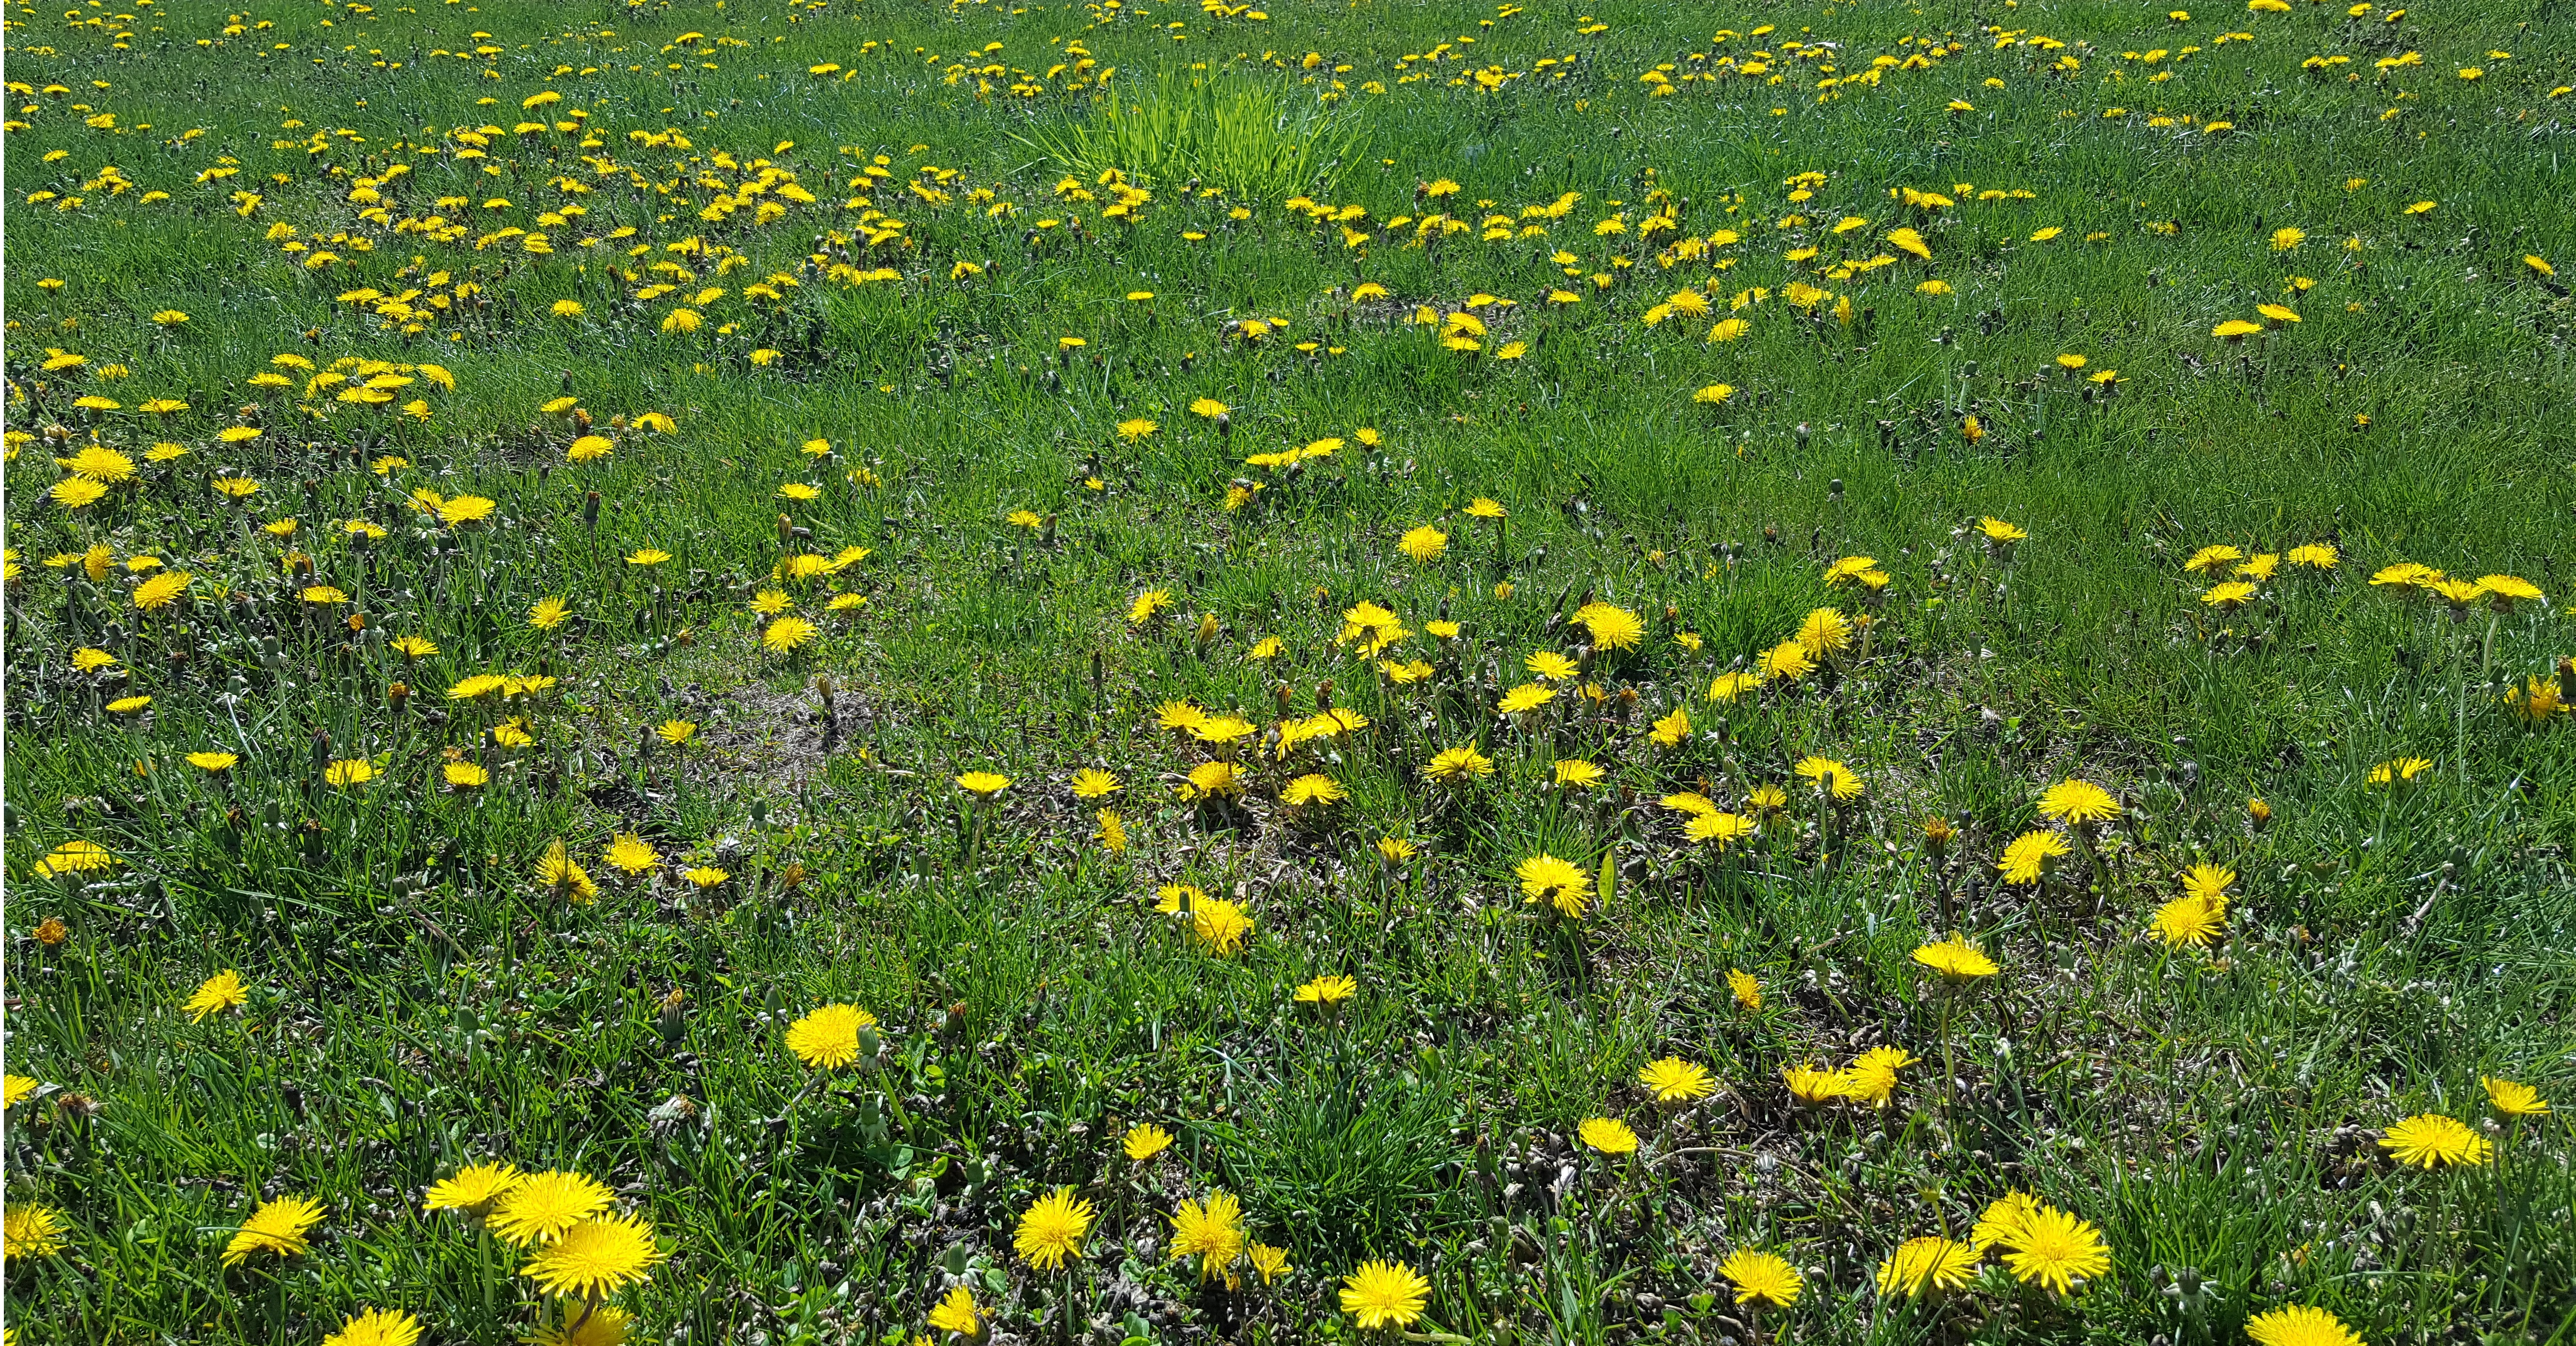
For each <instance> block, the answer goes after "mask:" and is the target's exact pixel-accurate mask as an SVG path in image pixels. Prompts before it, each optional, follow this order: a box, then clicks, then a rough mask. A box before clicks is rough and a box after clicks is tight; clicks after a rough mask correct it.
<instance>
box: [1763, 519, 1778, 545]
mask: <svg viewBox="0 0 2576 1346" xmlns="http://www.w3.org/2000/svg"><path fill="white" fill-rule="evenodd" d="M1762 540H1763V541H1764V542H1767V543H1769V544H1771V545H1772V546H1775V547H1776V546H1778V545H1780V526H1779V525H1778V524H1769V523H1766V524H1764V525H1762Z"/></svg>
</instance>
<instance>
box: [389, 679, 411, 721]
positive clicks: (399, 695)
mask: <svg viewBox="0 0 2576 1346" xmlns="http://www.w3.org/2000/svg"><path fill="white" fill-rule="evenodd" d="M410 701H411V684H410V683H407V682H397V683H395V684H394V685H393V686H391V687H387V688H386V689H385V705H386V706H387V707H389V708H391V709H392V710H393V712H394V713H395V714H397V715H399V714H401V713H402V710H403V707H404V706H405V705H406V704H408V703H409V702H410Z"/></svg>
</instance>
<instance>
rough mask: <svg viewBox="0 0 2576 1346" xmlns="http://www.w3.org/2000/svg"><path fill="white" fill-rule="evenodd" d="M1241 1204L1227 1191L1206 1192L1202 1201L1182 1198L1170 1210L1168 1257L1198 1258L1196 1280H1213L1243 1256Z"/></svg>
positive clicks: (1173, 1259)
mask: <svg viewBox="0 0 2576 1346" xmlns="http://www.w3.org/2000/svg"><path fill="white" fill-rule="evenodd" d="M1244 1241H1245V1235H1244V1232H1243V1203H1242V1202H1241V1201H1239V1200H1237V1199H1235V1197H1234V1196H1233V1194H1231V1193H1228V1192H1210V1193H1208V1194H1207V1199H1206V1200H1204V1201H1184V1202H1182V1203H1181V1204H1180V1206H1179V1208H1178V1209H1176V1210H1174V1211H1173V1212H1172V1244H1171V1253H1170V1257H1171V1260H1172V1261H1175V1262H1178V1261H1181V1260H1183V1259H1185V1258H1189V1257H1193V1256H1195V1257H1197V1258H1198V1259H1199V1279H1200V1280H1202V1281H1205V1280H1213V1279H1215V1278H1216V1277H1217V1276H1218V1275H1220V1274H1222V1273H1223V1272H1224V1270H1225V1268H1226V1267H1227V1266H1228V1265H1230V1264H1231V1263H1233V1261H1234V1259H1236V1258H1238V1257H1241V1256H1242V1255H1243V1246H1244Z"/></svg>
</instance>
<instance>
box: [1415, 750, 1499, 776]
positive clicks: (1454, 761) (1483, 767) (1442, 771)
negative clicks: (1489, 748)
mask: <svg viewBox="0 0 2576 1346" xmlns="http://www.w3.org/2000/svg"><path fill="white" fill-rule="evenodd" d="M1422 774H1423V775H1425V776H1427V777H1429V778H1431V779H1432V780H1433V781H1435V782H1437V783H1439V784H1442V785H1458V784H1463V783H1465V782H1467V781H1470V780H1475V779H1477V778H1479V777H1484V776H1490V775H1492V774H1494V759H1492V758H1490V757H1487V756H1486V755H1484V754H1483V753H1480V752H1478V751H1476V750H1475V749H1474V748H1473V747H1461V748H1446V749H1443V750H1441V751H1440V752H1439V753H1438V754H1437V755H1435V756H1434V757H1433V758H1432V759H1431V761H1430V764H1429V765H1427V766H1425V767H1424V768H1423V769H1422Z"/></svg>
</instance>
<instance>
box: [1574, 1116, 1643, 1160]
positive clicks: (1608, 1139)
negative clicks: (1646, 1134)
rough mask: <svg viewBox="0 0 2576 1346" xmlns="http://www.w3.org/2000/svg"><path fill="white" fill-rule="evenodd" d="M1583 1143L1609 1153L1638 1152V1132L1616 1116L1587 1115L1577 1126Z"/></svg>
mask: <svg viewBox="0 0 2576 1346" xmlns="http://www.w3.org/2000/svg"><path fill="white" fill-rule="evenodd" d="M1576 1131H1577V1133H1578V1134H1580V1135H1581V1136H1582V1138H1583V1143H1584V1144H1586V1145H1589V1146H1591V1147H1592V1148H1593V1149H1595V1150H1598V1151H1600V1152H1601V1153H1603V1154H1607V1155H1622V1154H1634V1153H1636V1152H1637V1133H1636V1132H1635V1131H1633V1130H1631V1129H1630V1128H1629V1126H1628V1124H1627V1123H1626V1122H1623V1121H1620V1120H1619V1119H1618V1118H1616V1117H1586V1118H1584V1119H1583V1124H1582V1125H1581V1126H1580V1127H1577V1128H1576Z"/></svg>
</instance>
